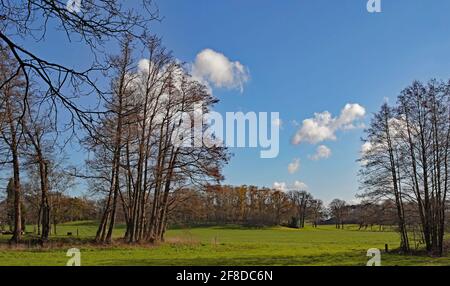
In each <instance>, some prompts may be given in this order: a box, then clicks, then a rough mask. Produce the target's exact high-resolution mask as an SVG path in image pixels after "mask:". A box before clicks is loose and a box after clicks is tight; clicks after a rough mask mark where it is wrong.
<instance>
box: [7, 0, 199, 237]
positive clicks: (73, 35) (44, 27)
mask: <svg viewBox="0 0 450 286" xmlns="http://www.w3.org/2000/svg"><path fill="white" fill-rule="evenodd" d="M66 4H67V3H66V1H55V0H51V1H50V0H27V1H11V0H6V1H0V20H1V21H0V70H1V71H0V135H1V139H2V140H1V143H2V144H1V155H2V160H1V165H2V166H5V171H6V172H8V171H9V170H12V172H11V177H12V178H13V189H14V196H13V198H14V230H13V233H14V235H13V237H12V240H11V241H12V242H15V243H17V242H20V240H21V238H22V233H23V228H24V226H23V225H22V218H21V217H22V209H21V205H22V203H23V199H24V198H23V196H24V190H23V186H22V184H21V183H22V181H23V178H26V179H27V180H28V179H29V178H28V177H29V176H28V175H27V174H26V171H27V170H28V169H29V168H34V169H35V171H36V172H37V173H38V174H39V175H38V178H39V186H40V188H39V189H40V194H41V195H40V199H39V200H40V201H39V205H40V207H39V216H40V223H41V225H42V236H41V238H42V241H46V240H47V239H48V233H49V229H50V216H51V213H52V210H51V204H50V202H49V200H50V199H49V194H50V192H51V190H52V189H54V188H55V185H56V184H57V181H55V182H54V183H52V182H51V179H50V177H51V176H52V173H55V172H54V170H55V169H56V165H57V163H56V162H57V161H58V159H57V158H55V156H54V154H53V153H54V152H55V149H56V145H57V142H58V143H61V144H59V145H61V146H66V145H67V144H72V143H74V142H73V141H77V140H78V138H80V137H83V136H85V135H86V134H87V135H88V137H91V138H94V139H90V140H91V143H86V144H87V145H88V146H89V144H91V145H90V146H93V145H96V144H97V145H101V144H103V145H104V146H107V147H108V148H109V147H111V148H112V149H111V153H112V154H114V155H113V159H112V161H111V164H110V165H111V166H112V167H111V169H112V170H114V173H113V174H112V177H111V178H110V181H112V183H111V185H113V186H114V187H112V191H111V192H110V193H111V195H110V196H111V202H110V203H109V204H108V206H107V210H108V211H107V214H108V215H107V216H106V218H107V219H105V220H106V221H107V222H109V223H110V225H114V219H113V217H114V215H113V212H114V210H115V208H114V206H115V202H116V201H117V200H118V199H119V198H118V196H119V195H120V193H119V191H118V186H119V185H118V184H119V183H115V182H118V181H119V179H118V178H117V176H120V175H119V171H120V172H121V171H122V169H121V168H123V166H120V164H122V163H123V162H122V161H121V159H122V158H119V157H120V156H121V153H122V150H124V149H126V148H125V146H124V144H123V142H122V141H121V140H122V139H123V138H122V135H121V128H122V127H119V126H122V124H116V123H117V121H116V120H115V116H116V117H117V118H123V117H125V116H126V117H127V118H126V119H124V121H127V120H128V121H133V120H134V119H133V118H132V115H128V114H125V112H129V110H128V106H125V105H124V106H120V105H121V104H122V103H123V104H128V102H127V101H128V99H126V97H127V96H128V95H127V94H124V93H128V92H129V91H128V89H127V88H125V87H124V86H123V85H124V84H126V82H128V81H129V80H130V79H129V75H128V74H127V71H125V72H124V71H122V70H121V68H129V64H130V63H129V62H127V61H129V58H128V59H125V60H123V58H120V59H116V60H105V54H106V52H107V50H109V49H110V48H112V47H115V46H116V45H117V43H118V42H122V40H123V39H124V38H126V39H135V41H136V42H137V43H138V44H140V45H141V46H143V45H146V44H147V39H148V38H149V37H148V36H147V34H148V31H149V29H150V27H149V24H150V23H151V22H152V21H154V20H158V19H159V17H158V13H157V9H156V7H155V6H154V5H153V3H152V1H151V0H141V1H140V3H139V5H140V6H139V9H136V7H133V5H123V3H120V2H119V1H115V0H83V1H81V3H80V4H81V7H80V8H81V9H68V8H67V7H66ZM134 4H136V3H134ZM48 31H52V33H55V34H58V35H62V36H63V37H62V38H61V39H64V37H65V39H66V42H65V44H70V43H72V42H73V41H76V42H78V43H79V44H80V45H81V46H84V47H83V48H85V49H86V54H84V55H83V57H84V59H85V61H83V62H85V63H87V64H85V65H83V66H82V67H80V66H81V65H77V67H74V66H73V65H66V64H65V63H64V62H61V61H53V60H52V59H51V58H44V57H42V56H40V55H39V54H38V53H36V51H33V49H34V46H33V45H32V43H33V41H35V42H36V43H45V39H46V37H47V32H48ZM24 39H26V40H24ZM63 44H64V42H63ZM147 46H148V45H147ZM68 56H69V55H68ZM124 57H125V58H126V56H124ZM161 60H162V59H161ZM123 61H125V62H123ZM162 61H163V60H162ZM154 64H157V63H155V62H151V61H150V63H149V65H150V66H152V68H151V69H153V65H154ZM159 64H160V65H164V64H165V63H164V62H161V63H159ZM169 66H170V64H169ZM172 66H173V65H172ZM157 69H158V70H159V71H160V70H161V67H158V68H157ZM168 69H172V70H174V68H173V67H171V68H168ZM111 70H115V71H116V72H117V73H119V72H122V75H124V76H123V78H122V79H120V78H117V81H116V82H115V83H114V84H117V85H118V86H116V87H114V88H111V89H112V90H113V96H112V95H111V93H110V91H111V90H109V89H107V88H104V87H103V86H102V85H101V84H100V83H101V82H102V79H105V75H106V76H108V73H110V71H111ZM169 73H170V72H169ZM125 75H126V76H125ZM118 77H120V75H118ZM149 77H150V76H149ZM149 81H150V80H149ZM155 82H157V81H155ZM120 84H122V86H119V85H120ZM165 86H167V84H165ZM141 88H142V85H141ZM148 89H152V92H153V90H154V87H148ZM164 89H167V87H164ZM151 96H154V95H147V100H150V97H151ZM83 98H88V100H84V101H83V100H80V99H83ZM119 98H120V100H118V99H119ZM112 99H114V100H115V101H111V100H112ZM119 101H120V103H119ZM105 102H106V103H107V104H109V105H110V106H106V108H102V106H103V105H104V103H105ZM171 104H172V103H171ZM205 104H207V103H205ZM105 105H106V104H105ZM137 105H139V103H138V100H135V106H137ZM109 108H111V110H110V109H109ZM146 108H151V107H150V103H149V106H147V107H146ZM143 117H145V119H144V118H143ZM108 120H109V121H110V123H109V124H110V125H115V126H116V128H117V131H119V132H118V133H119V135H118V136H114V135H111V136H113V138H114V139H113V140H115V141H114V142H107V141H108V140H104V139H105V138H108V137H109V135H108V134H106V133H103V132H104V131H105V130H104V129H105V128H106V127H107V125H108V123H107V121H108ZM136 120H137V121H136V124H135V127H136V130H133V131H130V132H136V133H137V132H140V130H145V131H144V132H141V133H143V134H144V133H146V132H148V131H147V127H146V126H149V125H151V124H150V123H149V121H148V120H149V119H148V117H146V115H143V114H140V115H139V117H138V118H136ZM143 123H144V126H142V124H143ZM126 124H127V122H124V125H123V126H124V128H128V126H126ZM161 125H162V124H161ZM138 127H139V128H138ZM152 132H153V131H152ZM164 132H167V131H164ZM153 133H154V132H153ZM62 135H64V136H62ZM127 136H128V135H127ZM129 136H130V137H132V136H134V135H129ZM143 137H145V138H144V139H143V140H147V138H149V136H147V135H145V134H144V135H143V136H142V137H141V139H142V138H143ZM102 138H103V139H102ZM134 139H135V138H132V139H130V140H134ZM86 141H89V140H86ZM141 141H142V140H141ZM149 141H150V139H149ZM94 142H95V143H94ZM124 142H125V141H124ZM127 142H128V141H127ZM153 142H154V141H153ZM149 144H153V143H148V144H146V143H144V142H139V143H138V144H137V145H139V148H140V150H139V160H140V164H139V165H140V167H139V172H137V173H138V174H139V175H138V177H136V178H133V179H135V180H136V181H138V183H137V184H136V183H133V184H134V185H136V186H138V188H139V189H138V190H137V191H136V193H137V194H139V196H144V195H145V194H144V191H141V188H142V186H143V185H144V183H143V182H144V181H145V179H144V178H142V176H143V174H144V172H143V171H142V170H141V169H142V168H143V167H142V166H143V165H144V163H143V162H144V161H145V160H144V158H145V157H146V156H147V155H148V156H149V157H150V156H151V155H150V154H148V153H149V152H151V151H150V149H151V148H147V149H145V147H147V146H148V145H149ZM130 145H131V144H130ZM132 145H133V146H132V147H130V148H129V149H130V156H129V159H130V165H131V164H134V160H135V158H134V156H135V155H136V154H135V152H136V150H135V146H137V145H136V144H135V142H134V143H133V144H132ZM98 148H99V147H98ZM98 148H97V149H98ZM97 149H96V150H95V151H97ZM147 150H149V151H148V152H147ZM161 150H164V152H163V153H164V154H161V156H160V158H161V162H160V168H161V169H163V170H164V171H163V172H162V173H161V174H166V173H165V170H166V169H165V168H166V167H167V166H166V161H165V160H167V157H168V156H170V155H168V154H173V153H172V152H171V151H170V150H171V148H170V146H169V147H168V145H164V146H162V147H161ZM172 151H173V150H172ZM99 152H100V151H99ZM175 153H176V152H175ZM105 156H109V154H105ZM174 157H177V156H174ZM153 158H154V157H152V159H153ZM174 161H176V160H174ZM145 162H147V161H145ZM145 164H146V163H145ZM119 166H120V168H119ZM205 168H206V166H205ZM128 169H130V171H131V172H132V170H131V168H128ZM173 173H175V172H173ZM147 174H149V172H147ZM161 174H160V176H162V175H161ZM109 175H110V176H111V174H109ZM176 175H177V174H171V176H173V177H175V176H176ZM164 176H165V175H164ZM161 182H164V183H165V182H166V181H163V180H162V179H161V180H160V181H158V184H160V183H161ZM66 187H67V186H66ZM158 188H160V187H158ZM159 190H160V189H158V191H159ZM146 191H147V190H146ZM161 193H162V194H164V191H162V192H161ZM158 196H159V193H158ZM134 200H135V204H136V206H137V205H138V204H140V202H141V200H140V197H139V199H134ZM159 210H160V209H159V208H157V207H155V211H159ZM163 213H164V212H163ZM132 217H133V220H138V217H142V210H141V209H139V210H137V207H134V208H133V215H132ZM163 217H164V216H163ZM102 225H105V223H102Z"/></svg>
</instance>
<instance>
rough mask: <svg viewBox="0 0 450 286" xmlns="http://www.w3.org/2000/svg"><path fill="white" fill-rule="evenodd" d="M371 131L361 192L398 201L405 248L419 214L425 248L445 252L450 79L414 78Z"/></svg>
mask: <svg viewBox="0 0 450 286" xmlns="http://www.w3.org/2000/svg"><path fill="white" fill-rule="evenodd" d="M366 134H367V135H366V138H365V140H364V145H363V150H362V151H363V154H362V157H361V160H360V161H361V164H362V168H361V172H360V177H361V189H362V190H363V192H362V194H361V196H362V197H364V198H366V199H368V200H370V201H372V202H379V201H381V200H389V201H391V202H392V203H393V204H394V205H395V208H396V215H397V225H398V230H399V233H400V236H401V249H402V250H403V251H404V252H409V251H410V248H411V246H410V239H411V238H410V226H411V217H418V221H417V225H416V227H417V228H418V229H420V232H421V237H422V238H423V241H424V243H425V247H426V250H427V251H428V253H430V254H433V255H442V254H443V250H444V236H445V228H446V227H445V225H446V212H447V210H448V198H447V194H448V187H449V159H450V158H449V155H450V148H449V144H450V82H440V81H436V80H432V81H430V82H428V83H427V84H423V83H421V82H418V81H415V82H413V83H412V85H411V86H409V87H407V88H406V89H404V90H403V91H402V92H401V94H400V95H399V96H398V98H397V102H396V104H395V105H393V106H390V105H389V104H387V103H385V104H383V105H382V107H381V110H380V111H379V112H378V113H376V114H374V116H373V119H372V121H371V123H370V125H369V127H368V128H367V130H366ZM412 214H414V215H412Z"/></svg>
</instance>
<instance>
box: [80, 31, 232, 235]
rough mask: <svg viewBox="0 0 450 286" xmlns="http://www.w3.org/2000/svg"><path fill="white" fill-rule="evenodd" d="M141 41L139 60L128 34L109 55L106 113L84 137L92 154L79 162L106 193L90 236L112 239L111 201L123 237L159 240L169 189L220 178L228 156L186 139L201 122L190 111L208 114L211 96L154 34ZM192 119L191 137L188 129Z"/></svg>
mask: <svg viewBox="0 0 450 286" xmlns="http://www.w3.org/2000/svg"><path fill="white" fill-rule="evenodd" d="M145 43H146V56H145V60H140V61H138V62H137V61H136V60H135V59H134V58H133V56H132V55H133V48H132V46H133V42H132V39H131V38H129V37H127V38H125V39H123V41H122V52H121V54H120V55H119V56H116V57H112V58H111V59H110V64H111V66H112V67H113V71H114V74H115V75H114V76H113V79H112V81H111V97H110V98H109V99H108V103H107V109H108V110H111V111H112V112H111V113H109V114H107V115H106V116H104V117H102V118H101V120H100V122H99V124H98V125H97V126H96V129H97V130H99V131H101V132H100V133H101V134H102V136H88V137H87V138H86V140H85V145H86V146H87V148H88V150H90V152H91V154H92V159H90V160H88V162H87V164H88V167H89V169H88V174H90V175H89V176H91V177H92V180H91V184H92V186H93V189H94V190H96V191H98V192H102V193H105V194H106V200H105V207H104V213H103V216H102V219H101V222H100V226H99V228H98V232H97V236H96V240H97V241H98V242H107V243H110V242H111V241H112V232H113V229H114V226H115V223H116V214H117V210H118V207H119V206H120V207H121V208H122V211H123V214H124V218H125V222H126V226H127V228H126V233H125V236H124V239H125V240H126V241H127V242H140V241H150V242H154V241H159V240H162V239H163V237H164V233H165V229H166V226H167V222H168V209H169V203H170V197H171V193H173V192H175V191H177V190H179V189H180V188H183V187H184V186H187V185H205V184H207V183H209V182H211V181H212V182H218V181H220V179H221V174H220V170H221V168H222V165H223V164H224V163H226V161H227V157H228V156H227V153H226V149H225V148H222V147H217V146H215V145H207V144H203V142H201V143H202V144H196V146H194V142H193V140H199V138H198V136H199V134H200V135H202V134H203V131H205V130H206V129H207V128H208V125H207V123H206V122H203V119H202V118H197V114H199V113H208V111H209V110H210V108H211V107H212V105H213V104H214V103H216V101H217V100H216V99H214V98H213V97H212V96H211V94H210V93H209V91H208V89H207V88H206V87H205V86H204V85H203V84H201V83H199V82H198V81H195V80H194V79H193V78H192V77H191V76H190V75H189V74H188V73H187V71H186V70H185V69H184V68H183V67H182V66H181V65H180V64H179V63H178V62H177V61H176V60H175V59H174V58H173V57H172V56H171V55H170V53H168V52H167V51H166V49H165V48H164V47H162V46H161V42H160V40H159V39H157V38H155V37H149V38H147V39H146V42H145ZM198 109H200V110H198ZM199 111H200V112H199ZM182 114H186V115H188V116H187V117H186V116H185V117H183V116H182ZM196 120H197V122H198V123H199V128H200V129H201V130H200V131H201V132H200V133H197V134H195V135H196V136H197V137H195V136H194V134H193V132H191V131H193V130H192V129H193V124H194V121H196ZM197 132H198V131H197ZM204 134H207V133H204ZM194 137H195V138H194ZM209 139H211V140H213V138H208V137H206V136H203V137H202V138H200V140H209ZM89 176H86V177H89Z"/></svg>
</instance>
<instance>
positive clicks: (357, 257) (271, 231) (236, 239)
mask: <svg viewBox="0 0 450 286" xmlns="http://www.w3.org/2000/svg"><path fill="white" fill-rule="evenodd" d="M77 229H78V233H79V237H80V238H82V239H83V238H84V239H91V238H92V237H93V236H94V234H95V231H96V224H95V223H92V222H78V223H69V224H64V225H61V226H59V227H58V229H57V232H58V234H61V237H60V238H62V237H65V236H63V234H66V233H67V232H72V233H73V234H74V235H75V236H76V234H77ZM29 230H30V228H29ZM31 230H32V228H31ZM122 233H123V227H120V226H119V227H118V229H117V230H116V233H115V236H116V237H120V235H121V234H122ZM0 239H1V240H3V241H6V240H7V239H8V237H7V236H3V237H0ZM53 239H56V238H55V237H53ZM386 243H387V244H388V245H389V247H390V248H391V249H392V248H396V247H398V244H399V238H398V235H397V233H395V232H392V231H384V232H381V231H369V230H367V231H358V230H356V229H355V228H354V227H351V226H350V227H347V229H345V230H336V229H335V228H334V226H320V227H318V228H317V229H313V228H311V227H307V228H305V229H302V230H296V229H288V228H282V227H275V228H264V229H248V228H240V227H232V226H225V227H203V228H190V229H173V230H169V231H168V233H167V242H166V243H163V244H161V245H158V246H128V245H122V244H121V245H116V246H112V247H94V246H92V245H89V244H87V245H83V244H80V242H76V241H74V242H73V245H71V244H70V243H69V244H67V243H66V244H65V245H64V247H60V248H57V249H37V248H34V249H9V248H8V246H6V245H3V246H1V247H0V265H60V266H64V265H65V264H66V262H67V260H68V257H66V251H67V249H69V248H71V247H76V248H79V249H80V250H81V264H82V265H86V266H87V265H105V266H109V265H180V266H184V265H202V266H203V265H232V266H237V265H355V266H364V265H365V264H366V262H367V260H368V259H369V258H368V257H366V252H367V250H368V249H369V248H379V249H380V250H383V249H384V245H385V244H386ZM381 263H382V265H385V266H388V265H450V256H447V257H443V258H431V257H427V256H404V255H397V254H385V253H382V257H381Z"/></svg>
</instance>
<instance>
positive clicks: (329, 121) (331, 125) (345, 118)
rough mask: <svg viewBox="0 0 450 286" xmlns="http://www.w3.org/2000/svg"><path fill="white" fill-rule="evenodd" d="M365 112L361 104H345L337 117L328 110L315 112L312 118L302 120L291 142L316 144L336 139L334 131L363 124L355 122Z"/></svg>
mask: <svg viewBox="0 0 450 286" xmlns="http://www.w3.org/2000/svg"><path fill="white" fill-rule="evenodd" d="M365 114H366V110H365V108H364V107H362V106H361V105H359V104H357V103H355V104H350V103H348V104H346V105H345V107H344V108H343V109H342V110H341V114H340V115H339V116H338V117H333V116H332V115H331V113H330V112H328V111H324V112H321V113H315V114H314V117H313V118H308V119H305V120H303V123H302V125H301V127H300V128H299V129H298V131H297V133H296V134H295V135H294V137H293V138H292V143H293V144H295V145H298V144H300V143H303V142H308V143H311V144H317V143H320V142H323V141H326V140H336V132H337V131H339V130H349V129H354V128H357V127H362V126H363V125H361V124H358V125H355V124H357V122H359V120H361V119H362V118H363V117H364V115H365Z"/></svg>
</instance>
